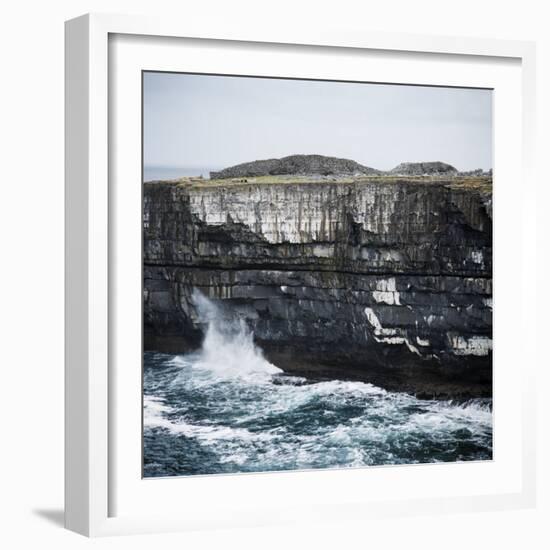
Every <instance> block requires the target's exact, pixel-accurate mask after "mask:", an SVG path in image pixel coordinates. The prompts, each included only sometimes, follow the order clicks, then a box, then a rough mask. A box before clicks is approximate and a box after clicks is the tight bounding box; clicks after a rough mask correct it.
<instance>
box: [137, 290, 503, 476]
mask: <svg viewBox="0 0 550 550" xmlns="http://www.w3.org/2000/svg"><path fill="white" fill-rule="evenodd" d="M198 305H199V311H200V312H201V316H203V317H204V319H205V320H206V323H207V326H208V328H207V332H206V336H205V339H204V342H203V345H202V348H201V349H200V350H198V351H196V352H194V353H189V354H184V355H173V354H166V353H156V352H146V353H145V356H144V373H143V375H144V379H143V386H144V395H143V405H144V432H143V443H144V448H143V458H144V472H143V474H144V476H145V477H160V476H181V475H197V474H228V473H240V472H267V471H271V472H274V471H281V470H303V469H313V468H344V467H366V466H376V465H392V464H393V465H397V464H419V463H435V462H456V461H472V460H490V459H491V458H492V434H493V430H492V426H493V413H492V402H491V400H490V399H474V400H470V401H468V402H462V403H458V402H452V401H436V400H420V399H417V398H415V397H414V396H411V395H408V394H405V393H396V392H389V391H386V390H384V389H382V388H379V387H376V386H373V385H372V384H368V383H363V382H350V381H343V380H328V381H327V380H311V379H305V378H301V377H296V376H290V375H287V374H285V373H284V372H283V371H282V370H281V369H279V368H278V367H277V366H276V365H273V364H271V363H270V362H269V361H267V359H266V358H265V357H264V355H263V353H262V350H261V349H260V348H258V346H256V345H255V343H254V337H253V333H252V331H251V329H250V327H249V326H248V325H247V324H246V323H245V322H244V321H242V320H238V319H234V320H232V321H230V320H228V319H227V318H224V317H223V316H222V315H221V314H220V312H219V310H218V309H217V307H216V306H215V304H214V303H213V302H211V301H209V300H207V299H206V298H204V297H202V296H201V297H200V298H199V302H198Z"/></svg>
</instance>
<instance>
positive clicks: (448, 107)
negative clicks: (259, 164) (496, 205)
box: [143, 72, 492, 170]
mask: <svg viewBox="0 0 550 550" xmlns="http://www.w3.org/2000/svg"><path fill="white" fill-rule="evenodd" d="M143 101H144V163H145V166H166V167H174V166H176V167H182V166H183V167H208V168H221V167H225V166H231V165H233V164H238V163H240V162H247V161H251V160H259V159H265V158H278V157H283V156H286V155H292V154H321V155H330V156H335V157H343V158H349V159H353V160H356V161H357V162H360V163H361V164H364V165H367V166H372V167H374V168H378V169H381V170H387V169H390V168H393V167H394V166H396V165H397V164H399V163H400V162H416V161H433V160H440V161H443V162H448V163H449V164H452V165H453V166H455V167H456V168H458V169H459V170H471V169H474V168H484V169H489V168H491V167H492V94H491V91H489V90H473V89H463V88H458V89H457V88H433V87H424V86H396V85H380V84H363V83H361V84H355V83H346V82H323V81H304V80H281V79H267V78H245V77H226V76H202V75H187V74H170V73H151V72H149V73H145V75H144V89H143Z"/></svg>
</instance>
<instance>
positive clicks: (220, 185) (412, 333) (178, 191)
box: [143, 175, 492, 398]
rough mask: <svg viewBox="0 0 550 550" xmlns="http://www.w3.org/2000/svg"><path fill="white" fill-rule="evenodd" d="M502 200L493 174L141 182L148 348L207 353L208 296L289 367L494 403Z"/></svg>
mask: <svg viewBox="0 0 550 550" xmlns="http://www.w3.org/2000/svg"><path fill="white" fill-rule="evenodd" d="M491 201H492V185H491V179H490V178H489V177H475V178H474V177H459V176H455V177H452V178H450V177H447V178H445V177H443V176H432V177H426V176H420V177H413V176H410V177H407V176H405V177H399V176H395V177H389V176H387V175H386V176H380V175H377V176H365V175H362V176H350V177H347V178H322V177H314V178H311V177H309V178H308V177H298V176H296V177H292V176H286V177H272V178H267V179H265V178H262V177H259V178H252V179H248V180H246V181H244V180H233V179H229V180H221V179H220V180H215V181H207V180H205V181H193V180H182V181H179V182H156V183H149V184H145V185H144V195H143V208H144V210H143V223H144V257H143V263H144V272H143V275H144V289H143V293H144V296H143V300H144V343H145V349H148V350H158V351H177V352H180V351H181V352H183V351H189V350H192V349H195V348H197V347H198V346H199V345H200V342H201V340H202V337H203V332H204V326H203V325H202V324H201V322H200V319H199V318H198V315H197V312H196V310H195V306H194V302H193V299H192V293H193V289H198V290H200V291H202V292H203V293H204V294H205V295H206V296H208V297H209V298H212V299H217V300H219V303H220V304H222V305H223V304H225V305H227V306H228V308H230V309H231V311H232V312H234V314H236V315H239V316H240V317H241V318H243V319H245V320H246V322H247V323H248V324H249V325H250V326H251V328H252V329H253V331H254V337H255V340H256V341H257V343H258V344H259V345H260V346H261V347H262V349H263V350H264V353H265V355H266V357H267V358H268V359H269V360H270V361H272V362H273V363H275V364H276V365H277V366H279V367H281V368H283V369H284V370H286V371H289V372H294V373H298V374H302V375H306V376H314V377H317V378H319V377H321V378H322V377H327V378H342V379H359V380H364V381H367V382H372V383H374V384H376V385H379V386H382V387H384V388H387V389H391V390H398V391H407V392H410V393H414V394H416V395H419V396H423V397H424V396H425V397H433V396H435V397H441V398H454V397H471V396H490V395H491V380H492V213H491Z"/></svg>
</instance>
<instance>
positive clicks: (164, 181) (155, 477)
mask: <svg viewBox="0 0 550 550" xmlns="http://www.w3.org/2000/svg"><path fill="white" fill-rule="evenodd" d="M271 34H273V31H271ZM271 34H270V33H269V32H267V33H266V32H262V31H261V30H259V29H258V30H256V31H253V30H251V31H250V33H249V34H243V33H240V32H232V31H227V32H223V33H219V32H218V31H217V30H216V29H215V28H214V29H206V28H204V29H203V28H196V27H193V28H191V27H189V26H187V25H185V24H179V23H177V24H176V23H174V22H172V21H170V20H162V19H160V20H153V19H150V18H147V19H142V18H139V17H138V18H135V17H122V16H111V15H109V16H107V15H101V16H99V15H87V16H83V17H80V18H77V19H74V20H71V21H69V22H67V24H66V201H67V202H66V212H67V214H66V216H67V218H66V220H67V223H66V232H67V233H66V251H67V258H66V264H67V279H66V318H67V321H66V341H67V344H66V526H67V528H69V529H71V530H74V531H77V532H79V533H82V534H85V535H89V536H97V535H109V534H121V533H132V534H135V533H146V532H154V531H168V530H189V529H207V528H214V527H222V526H247V525H250V526H254V525H262V524H270V523H275V524H283V523H287V522H292V521H298V519H297V518H299V521H301V522H303V521H312V522H313V521H324V520H327V519H343V518H346V519H361V518H364V517H373V516H379V515H384V516H398V515H407V514H412V513H441V512H445V511H460V510H470V511H471V510H494V509H504V508H518V507H526V506H530V505H532V504H533V503H534V498H535V470H534V450H535V437H534V429H533V421H532V420H533V416H534V397H535V395H534V369H535V365H536V354H535V351H534V348H533V347H532V346H531V345H530V343H529V341H528V339H522V340H521V341H520V340H518V339H517V337H516V335H517V333H518V332H521V333H528V332H529V322H528V319H529V318H530V315H529V310H530V308H531V309H532V308H533V307H534V306H533V303H534V298H536V297H533V296H531V294H532V292H531V291H530V290H529V280H528V277H529V269H528V266H529V265H530V262H532V261H533V258H534V256H535V251H534V249H533V246H532V244H529V240H528V238H527V237H528V235H529V234H531V233H532V232H533V231H534V224H535V221H534V219H533V217H532V216H531V215H530V214H529V212H530V210H529V208H528V205H529V200H530V197H531V200H532V197H533V196H534V189H533V186H534V180H533V178H532V177H530V174H531V169H532V168H531V163H532V161H531V155H532V150H533V142H532V140H533V121H534V116H535V114H534V46H533V45H532V44H531V43H525V42H508V41H495V40H484V39H457V38H445V37H428V36H401V35H391V34H381V33H371V32H367V31H365V33H364V34H361V35H357V34H353V33H351V34H350V33H344V32H333V33H331V32H328V31H327V32H323V33H319V34H316V33H315V32H314V31H309V30H304V32H303V34H302V35H301V36H295V35H293V34H292V32H291V31H284V30H281V31H277V33H276V34H277V35H276V36H275V35H273V36H271ZM512 218H513V219H514V223H510V221H511V219H512ZM510 251H514V253H513V254H511V253H510Z"/></svg>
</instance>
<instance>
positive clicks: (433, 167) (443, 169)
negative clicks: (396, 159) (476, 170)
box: [390, 161, 458, 176]
mask: <svg viewBox="0 0 550 550" xmlns="http://www.w3.org/2000/svg"><path fill="white" fill-rule="evenodd" d="M390 173H391V174H396V175H399V176H441V175H445V176H453V175H456V174H457V173H458V170H457V169H456V168H455V167H454V166H451V165H450V164H446V163H444V162H439V161H437V162H402V163H401V164H399V165H398V166H396V167H395V168H393V169H392V170H390Z"/></svg>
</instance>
